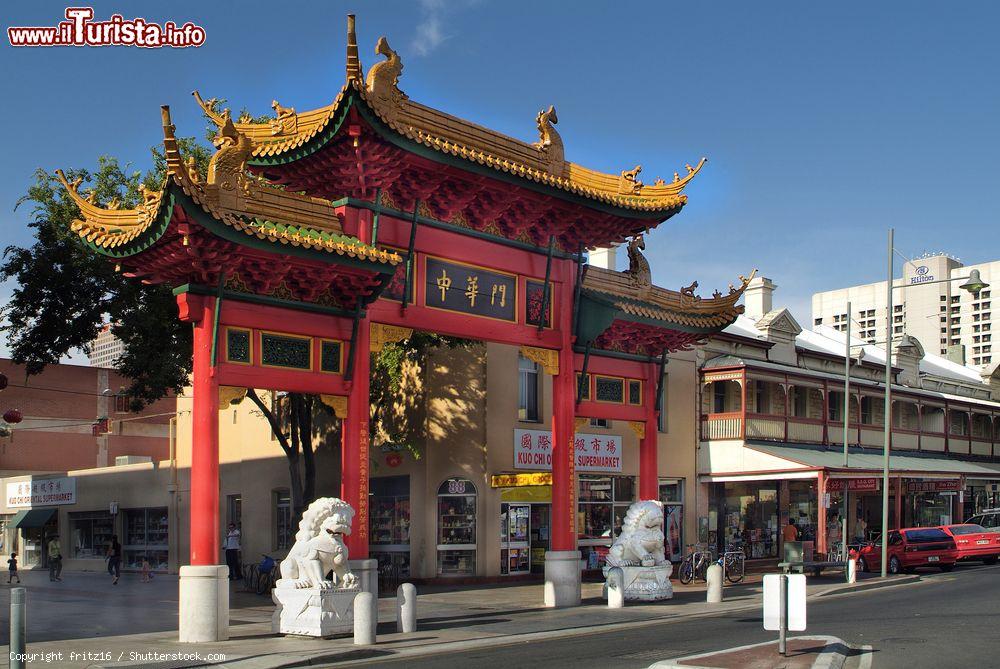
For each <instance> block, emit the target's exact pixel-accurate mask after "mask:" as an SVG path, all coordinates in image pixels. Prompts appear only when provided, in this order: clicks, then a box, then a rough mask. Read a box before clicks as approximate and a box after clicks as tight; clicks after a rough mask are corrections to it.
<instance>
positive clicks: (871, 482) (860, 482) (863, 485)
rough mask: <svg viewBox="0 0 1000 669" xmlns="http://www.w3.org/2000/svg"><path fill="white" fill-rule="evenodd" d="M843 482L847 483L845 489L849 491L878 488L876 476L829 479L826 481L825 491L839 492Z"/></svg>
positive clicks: (842, 487)
mask: <svg viewBox="0 0 1000 669" xmlns="http://www.w3.org/2000/svg"><path fill="white" fill-rule="evenodd" d="M845 484H846V485H847V490H848V491H851V492H854V491H866V490H878V489H879V482H878V479H877V478H866V479H830V480H829V481H827V482H826V491H827V492H841V491H843V490H844V485H845Z"/></svg>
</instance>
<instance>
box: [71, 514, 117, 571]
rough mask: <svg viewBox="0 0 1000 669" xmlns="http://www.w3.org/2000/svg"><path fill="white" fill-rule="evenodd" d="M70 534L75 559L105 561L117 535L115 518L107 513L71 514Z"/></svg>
mask: <svg viewBox="0 0 1000 669" xmlns="http://www.w3.org/2000/svg"><path fill="white" fill-rule="evenodd" d="M69 532H70V540H71V541H72V542H73V543H72V551H73V557H74V558H82V559H89V558H98V559H104V557H105V555H106V554H107V551H108V546H110V545H111V537H112V536H113V535H114V533H115V517H114V516H112V515H111V514H110V513H108V512H107V511H89V512H83V513H71V514H69Z"/></svg>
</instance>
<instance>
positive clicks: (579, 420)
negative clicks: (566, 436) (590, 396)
mask: <svg viewBox="0 0 1000 669" xmlns="http://www.w3.org/2000/svg"><path fill="white" fill-rule="evenodd" d="M589 422H590V419H589V418H587V417H586V416H577V417H576V418H574V419H573V424H574V425H575V426H576V430H579V429H580V428H581V427H583V426H584V425H586V424H587V423H589ZM574 447H575V446H574Z"/></svg>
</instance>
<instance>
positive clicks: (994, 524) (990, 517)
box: [966, 509, 1000, 532]
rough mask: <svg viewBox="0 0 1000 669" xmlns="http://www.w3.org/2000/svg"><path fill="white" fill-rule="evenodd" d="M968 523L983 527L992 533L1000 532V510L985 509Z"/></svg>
mask: <svg viewBox="0 0 1000 669" xmlns="http://www.w3.org/2000/svg"><path fill="white" fill-rule="evenodd" d="M966 522H967V523H971V524H973V525H982V526H983V527H984V528H986V529H987V530H990V531H992V532H1000V509H983V510H982V511H980V512H979V513H977V514H976V515H974V516H973V517H972V518H969V520H967V521H966Z"/></svg>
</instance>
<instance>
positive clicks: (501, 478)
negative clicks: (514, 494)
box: [490, 472, 552, 488]
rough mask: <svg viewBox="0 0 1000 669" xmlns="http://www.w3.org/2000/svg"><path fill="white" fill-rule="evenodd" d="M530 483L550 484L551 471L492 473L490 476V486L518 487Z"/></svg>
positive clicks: (529, 484)
mask: <svg viewBox="0 0 1000 669" xmlns="http://www.w3.org/2000/svg"><path fill="white" fill-rule="evenodd" d="M531 485H552V472H530V473H525V474H494V475H493V476H491V477H490V487H491V488H520V487H521V486H531Z"/></svg>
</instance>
